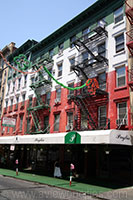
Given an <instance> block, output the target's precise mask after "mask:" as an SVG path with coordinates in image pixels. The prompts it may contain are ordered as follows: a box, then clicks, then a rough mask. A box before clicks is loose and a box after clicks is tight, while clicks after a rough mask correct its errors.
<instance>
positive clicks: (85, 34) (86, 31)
mask: <svg viewBox="0 0 133 200" xmlns="http://www.w3.org/2000/svg"><path fill="white" fill-rule="evenodd" d="M89 32H90V29H89V27H87V28H85V29H83V30H82V36H83V39H84V40H86V39H88V33H89Z"/></svg>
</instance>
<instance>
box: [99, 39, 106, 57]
mask: <svg viewBox="0 0 133 200" xmlns="http://www.w3.org/2000/svg"><path fill="white" fill-rule="evenodd" d="M105 53H106V49H105V42H104V43H102V44H99V45H98V54H99V55H100V56H103V57H105Z"/></svg>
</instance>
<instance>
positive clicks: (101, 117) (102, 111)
mask: <svg viewBox="0 0 133 200" xmlns="http://www.w3.org/2000/svg"><path fill="white" fill-rule="evenodd" d="M106 116H107V115H106V106H100V107H99V108H98V125H99V126H100V127H104V126H106V119H107V118H106Z"/></svg>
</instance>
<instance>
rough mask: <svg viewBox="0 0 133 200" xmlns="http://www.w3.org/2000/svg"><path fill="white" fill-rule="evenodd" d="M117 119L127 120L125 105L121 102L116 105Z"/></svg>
mask: <svg viewBox="0 0 133 200" xmlns="http://www.w3.org/2000/svg"><path fill="white" fill-rule="evenodd" d="M117 115H118V119H120V120H122V119H127V103H126V102H122V103H118V104H117Z"/></svg>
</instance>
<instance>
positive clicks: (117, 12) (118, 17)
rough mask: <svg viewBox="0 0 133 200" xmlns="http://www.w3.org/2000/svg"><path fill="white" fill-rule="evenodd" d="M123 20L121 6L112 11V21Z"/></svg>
mask: <svg viewBox="0 0 133 200" xmlns="http://www.w3.org/2000/svg"><path fill="white" fill-rule="evenodd" d="M122 20H123V7H120V8H118V9H117V10H115V11H114V23H115V24H116V23H118V22H120V21H122Z"/></svg>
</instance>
